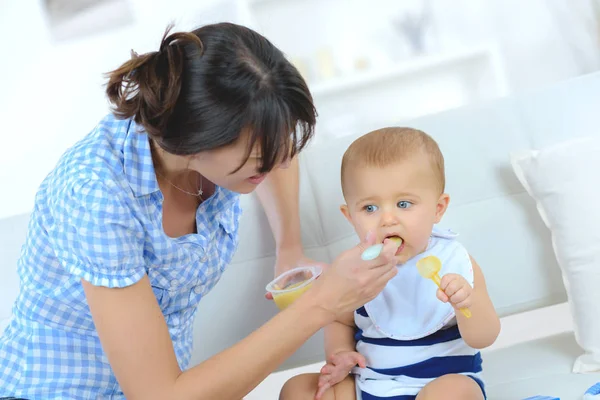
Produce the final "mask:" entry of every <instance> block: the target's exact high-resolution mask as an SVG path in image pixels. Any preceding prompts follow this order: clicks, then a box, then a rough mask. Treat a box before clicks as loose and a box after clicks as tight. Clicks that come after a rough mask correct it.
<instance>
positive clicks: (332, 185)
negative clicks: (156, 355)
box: [0, 74, 600, 400]
mask: <svg viewBox="0 0 600 400" xmlns="http://www.w3.org/2000/svg"><path fill="white" fill-rule="evenodd" d="M599 110H600V74H593V75H588V76H584V77H580V78H577V79H574V80H570V81H567V82H562V83H559V84H557V85H555V86H553V87H549V88H545V89H542V90H539V91H536V92H531V93H525V94H521V95H519V96H515V97H509V98H503V99H499V100H496V101H493V102H489V103H485V104H480V105H476V106H472V107H467V108H461V109H456V110H452V111H447V112H444V113H441V114H437V115H430V116H426V117H423V118H420V119H417V120H413V121H404V122H399V124H400V125H405V126H412V127H416V128H420V129H423V130H424V131H426V132H428V133H429V134H431V135H432V136H433V137H434V138H435V139H436V140H437V141H438V143H439V144H440V146H441V148H442V151H443V152H444V154H445V157H446V166H447V182H448V192H449V193H450V194H451V197H452V200H451V205H450V208H449V211H448V213H447V215H446V217H445V218H444V221H443V224H442V225H443V226H446V227H451V228H452V229H454V230H456V231H458V232H459V233H460V234H461V236H462V242H463V243H464V244H465V245H466V246H467V248H468V249H469V251H470V252H471V254H472V255H473V256H474V257H475V258H476V259H477V260H478V262H479V264H480V265H481V266H482V268H483V270H484V273H485V275H486V278H487V282H488V287H489V291H490V294H491V296H492V299H493V301H494V304H495V305H496V307H497V309H498V312H499V313H500V315H501V316H503V317H505V318H504V319H503V321H504V327H503V333H502V335H501V337H500V339H499V345H497V346H495V347H494V348H493V349H492V350H491V351H487V352H485V354H484V370H485V378H486V381H487V386H488V392H489V398H490V399H507V400H509V399H522V398H526V397H529V396H534V395H538V394H544V395H552V396H556V397H560V398H561V399H562V400H574V399H579V398H581V396H582V394H583V392H584V391H585V390H586V389H587V388H588V387H589V386H591V385H592V384H593V383H595V382H598V381H600V374H573V373H571V370H572V366H573V362H574V360H575V358H576V357H577V356H579V355H580V354H581V353H582V350H581V349H580V348H579V347H578V345H577V343H576V341H575V338H574V336H573V334H572V332H571V320H570V314H569V308H568V307H566V306H565V305H564V303H565V301H566V300H567V296H566V291H565V287H564V285H563V279H562V276H561V271H560V269H559V266H558V265H557V261H556V258H555V256H554V252H553V248H552V245H551V240H550V231H549V230H548V229H547V228H546V226H545V225H544V223H543V222H542V220H541V219H540V216H539V213H538V211H537V210H536V206H535V202H534V200H533V199H532V198H531V197H530V196H529V195H528V194H527V193H526V192H525V190H524V188H523V186H522V185H521V183H520V182H519V181H518V180H517V178H516V177H515V174H514V173H513V171H512V169H511V166H510V158H509V155H510V153H511V152H513V151H518V150H522V149H530V148H536V147H541V146H545V145H547V144H552V143H557V142H559V141H562V140H564V139H567V138H570V137H576V136H584V135H590V134H596V135H598V134H599V133H597V132H594V131H593V130H594V129H596V128H597V126H598V115H599ZM373 128H376V127H373ZM353 139H354V138H353V137H348V138H342V139H336V140H335V141H329V142H328V141H323V143H322V144H320V145H319V146H313V147H311V148H310V149H309V150H307V151H306V152H305V153H303V154H302V156H301V220H302V236H303V241H304V244H305V247H306V250H307V253H308V255H309V256H312V257H313V258H315V259H318V260H322V261H330V260H331V259H332V258H333V257H334V256H335V255H336V254H338V253H339V252H340V251H341V250H343V249H346V248H348V247H350V246H353V245H354V244H355V243H356V240H357V238H356V237H355V236H354V234H353V231H352V229H351V227H350V226H349V225H348V224H347V223H346V221H345V220H344V219H343V217H342V216H341V214H340V213H339V211H338V207H339V204H340V203H341V202H342V196H341V192H340V187H339V166H340V159H341V155H342V153H343V152H344V150H345V148H346V147H347V145H348V144H349V143H350V141H351V140H353ZM244 209H245V214H244V217H243V219H242V228H241V243H240V247H239V250H238V252H237V254H236V256H235V259H234V262H233V265H231V267H230V268H229V269H228V270H227V272H226V273H225V274H224V276H223V278H222V280H221V282H220V283H219V284H218V285H217V286H216V287H215V289H214V290H213V291H212V292H211V293H210V294H209V295H208V296H207V297H206V298H205V299H204V300H203V301H202V302H201V305H200V309H199V313H198V317H197V320H196V334H195V350H194V356H193V360H192V361H193V362H200V361H201V360H203V359H205V358H207V357H209V356H211V355H212V354H215V353H217V352H219V351H221V350H223V349H224V348H226V347H227V346H229V345H231V344H233V343H235V342H236V341H238V340H240V339H242V338H243V337H244V336H246V335H247V334H249V333H250V332H252V331H253V330H254V329H255V328H256V327H258V326H259V325H261V324H262V323H263V322H265V321H266V320H268V319H269V318H270V317H271V316H273V315H274V314H275V313H276V312H277V310H276V308H275V306H274V305H273V304H271V302H268V301H266V300H265V299H264V297H263V294H264V286H265V284H266V283H267V282H268V281H269V280H270V279H272V265H273V262H274V243H273V239H272V237H271V235H270V233H269V228H268V224H267V220H266V217H265V216H264V213H263V211H262V210H261V208H260V206H259V204H258V202H257V200H256V198H255V197H254V196H247V197H245V198H244ZM27 220H28V216H27V215H20V216H15V217H12V218H7V219H4V220H0V243H1V245H0V249H1V257H0V276H1V277H2V279H1V280H0V324H1V323H2V322H1V321H2V320H3V319H4V320H5V319H6V318H8V316H9V315H10V307H11V304H12V301H13V299H14V297H15V295H16V292H17V290H18V279H17V276H16V273H15V265H16V259H17V257H18V254H19V250H20V244H21V243H22V241H23V238H24V234H25V230H26V224H27ZM599 283H600V282H599ZM547 307H550V308H547ZM532 318H533V319H532ZM1 327H2V326H1V325H0V329H1ZM273 334H274V335H278V334H285V333H278V332H273ZM509 334H510V335H512V336H511V339H510V340H508V339H506V338H507V335H509ZM597 334H598V335H600V332H598V333H597ZM515 338H516V340H515ZM320 360H323V346H322V335H321V334H317V335H315V336H314V337H313V338H311V339H310V340H309V341H308V342H307V343H306V344H305V345H304V346H302V347H301V348H300V349H299V350H298V351H297V352H296V354H294V356H293V357H291V358H290V359H289V360H288V361H287V362H286V363H284V364H283V365H282V366H281V370H285V369H287V368H292V367H301V366H305V367H301V368H300V369H293V370H288V371H287V372H285V371H284V372H279V373H276V374H273V375H272V376H271V377H269V378H268V379H267V380H266V381H265V382H264V383H263V384H261V385H260V386H259V387H258V388H257V389H256V390H255V391H254V392H252V393H251V394H250V395H249V396H248V397H247V399H276V398H277V396H278V389H279V388H280V387H281V385H282V384H283V382H284V381H285V378H287V377H288V376H290V375H292V374H293V373H295V372H297V371H318V367H319V366H320V362H321V361H320ZM290 371H291V372H290Z"/></svg>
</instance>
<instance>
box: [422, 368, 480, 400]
mask: <svg viewBox="0 0 600 400" xmlns="http://www.w3.org/2000/svg"><path fill="white" fill-rule="evenodd" d="M437 399H444V400H483V399H484V397H483V392H482V391H481V388H480V387H479V385H478V384H477V382H475V380H474V379H472V378H469V377H468V376H464V375H458V374H448V375H444V376H441V377H439V378H437V379H436V380H434V381H432V382H430V383H429V384H427V385H425V387H424V388H423V389H422V390H421V391H420V392H419V395H418V396H417V400H437Z"/></svg>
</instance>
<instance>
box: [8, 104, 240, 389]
mask: <svg viewBox="0 0 600 400" xmlns="http://www.w3.org/2000/svg"><path fill="white" fill-rule="evenodd" d="M162 202H163V196H162V194H161V192H160V190H159V187H158V184H157V181H156V176H155V172H154V166H153V163H152V157H151V153H150V146H149V141H148V136H147V134H145V133H144V131H143V130H142V129H141V127H139V126H137V125H136V124H135V123H134V122H132V121H131V120H118V119H115V118H114V117H113V116H110V115H109V116H108V117H106V118H105V119H104V120H102V121H101V122H100V123H99V124H98V125H97V126H96V128H95V129H94V130H93V131H92V132H91V133H90V134H88V135H87V136H86V137H85V138H83V139H82V140H81V141H80V142H79V143H77V144H76V145H75V146H73V147H72V148H71V149H69V150H68V151H67V152H66V153H65V154H64V155H63V157H62V158H61V159H60V161H59V162H58V165H57V166H56V168H55V169H54V170H53V171H52V172H51V173H50V174H49V175H48V176H47V177H46V179H45V180H44V181H43V183H42V185H41V187H40V188H39V191H38V193H37V196H36V200H35V209H34V211H33V214H32V216H31V220H30V224H29V231H28V235H27V240H26V243H25V245H24V246H23V249H22V253H21V257H20V259H19V262H18V272H19V276H20V284H21V290H20V293H19V296H18V298H17V300H16V302H15V305H14V307H13V315H12V318H11V321H10V323H9V325H8V327H7V328H6V330H5V331H4V333H3V334H2V336H1V337H0V397H2V396H16V397H24V398H29V399H61V400H69V399H109V398H110V399H124V396H123V393H122V391H121V389H120V388H119V385H118V383H117V380H116V378H115V376H114V374H113V372H112V370H111V368H110V365H109V363H108V360H107V358H106V355H105V354H104V351H103V350H102V347H101V345H100V341H99V339H98V335H97V333H96V330H95V328H94V323H93V321H92V317H91V315H90V311H89V308H88V305H87V301H86V299H85V295H84V292H83V288H82V285H81V279H82V278H83V279H85V280H87V281H89V282H91V283H92V284H94V285H98V286H106V287H125V286H129V285H132V284H134V283H135V282H137V281H139V280H140V279H141V278H142V277H143V276H145V275H148V277H149V279H150V283H151V285H152V290H153V291H154V294H155V296H156V300H157V301H158V304H159V306H160V308H161V310H162V312H163V314H164V317H165V321H166V323H167V326H168V328H169V333H170V335H171V339H172V341H173V346H174V349H175V354H176V356H177V360H178V362H179V366H180V367H181V368H182V369H185V368H186V367H187V365H188V362H189V359H190V356H191V350H192V323H193V319H194V315H195V313H196V309H197V307H196V306H197V304H198V302H199V301H200V300H201V299H202V298H203V297H204V296H205V295H206V294H207V293H208V292H209V291H210V290H211V288H212V287H213V286H214V285H215V283H217V281H218V280H219V278H220V277H221V274H222V273H223V270H224V269H225V267H226V266H227V265H228V264H229V262H230V261H231V258H232V257H233V254H234V251H235V249H236V246H237V243H238V237H237V236H238V220H239V217H240V214H241V209H240V206H239V196H238V195H237V194H235V193H233V192H230V191H228V190H226V189H223V188H220V187H218V188H217V189H216V191H215V193H214V194H213V195H212V196H211V197H210V198H209V199H207V200H206V201H204V202H203V203H202V204H201V205H200V206H199V208H198V210H197V213H196V224H197V230H198V234H190V235H185V236H182V237H180V238H176V239H174V238H170V237H168V236H167V235H166V234H165V233H164V231H163V228H162Z"/></svg>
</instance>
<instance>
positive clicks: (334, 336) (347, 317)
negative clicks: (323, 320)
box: [325, 312, 356, 359]
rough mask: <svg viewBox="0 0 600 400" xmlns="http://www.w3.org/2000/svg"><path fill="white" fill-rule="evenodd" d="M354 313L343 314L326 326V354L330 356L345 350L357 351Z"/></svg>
mask: <svg viewBox="0 0 600 400" xmlns="http://www.w3.org/2000/svg"><path fill="white" fill-rule="evenodd" d="M355 329H356V325H355V324H354V313H353V312H349V313H346V314H343V315H341V316H340V317H338V319H337V320H336V321H335V322H333V323H331V324H329V325H327V326H326V327H325V356H326V357H327V358H328V359H329V357H330V356H332V355H334V354H338V353H340V352H343V351H355V348H356V341H355V340H354V332H355Z"/></svg>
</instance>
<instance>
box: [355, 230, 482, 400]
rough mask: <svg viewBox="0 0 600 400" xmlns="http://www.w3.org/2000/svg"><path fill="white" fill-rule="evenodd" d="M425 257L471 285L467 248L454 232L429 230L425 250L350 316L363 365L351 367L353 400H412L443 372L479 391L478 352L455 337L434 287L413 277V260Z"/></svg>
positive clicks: (448, 309)
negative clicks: (468, 381) (464, 379)
mask: <svg viewBox="0 0 600 400" xmlns="http://www.w3.org/2000/svg"><path fill="white" fill-rule="evenodd" d="M429 255H435V256H437V257H438V258H439V259H440V260H441V261H442V270H441V271H440V276H444V275H445V274H447V273H455V274H460V275H462V276H463V277H465V279H466V280H467V282H469V283H470V284H471V286H473V268H472V265H471V260H470V257H469V254H468V252H467V250H466V249H465V248H464V247H463V246H462V245H461V244H460V243H459V242H458V241H457V240H456V234H455V233H453V232H451V231H442V230H439V229H437V228H436V229H434V231H433V232H432V235H431V239H430V241H429V246H428V247H427V250H426V251H425V252H424V253H422V254H419V255H418V256H416V257H414V258H413V259H411V260H408V261H407V262H406V263H405V264H404V265H401V266H399V267H398V274H397V275H396V276H395V277H394V278H393V279H392V280H391V281H390V282H389V283H388V284H387V285H386V287H385V288H384V290H383V291H382V292H381V293H380V294H379V295H378V296H377V297H376V298H375V299H373V300H372V301H370V302H369V303H367V304H365V306H364V307H361V308H359V309H358V310H356V312H355V313H354V321H355V323H356V326H357V328H358V330H357V333H356V350H357V351H358V352H359V353H360V354H362V355H363V356H364V357H365V359H366V361H367V368H359V367H356V368H354V369H353V374H354V375H355V378H356V379H355V381H356V388H357V397H358V399H362V400H375V399H386V400H413V399H415V397H416V395H417V394H418V393H419V391H420V390H421V389H422V388H423V387H424V386H425V385H426V384H428V383H429V382H431V381H433V380H434V379H436V378H439V377H441V376H443V375H446V374H462V375H466V376H468V377H470V378H472V379H474V380H475V382H476V383H477V384H478V385H479V386H480V387H481V389H482V391H484V385H483V381H482V378H481V371H482V359H481V354H480V352H479V351H478V350H476V349H473V348H471V347H469V346H468V345H467V344H466V343H465V341H464V340H463V339H462V338H461V336H460V332H459V330H458V326H457V325H456V316H455V312H454V308H453V307H452V306H451V305H450V304H448V303H442V302H441V301H439V300H438V299H437V297H436V291H437V286H436V285H435V283H433V282H432V281H431V280H428V279H424V278H422V277H421V276H420V275H419V274H418V271H417V268H416V263H417V261H418V260H420V259H421V258H423V257H426V256H429ZM484 393H485V391H484Z"/></svg>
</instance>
